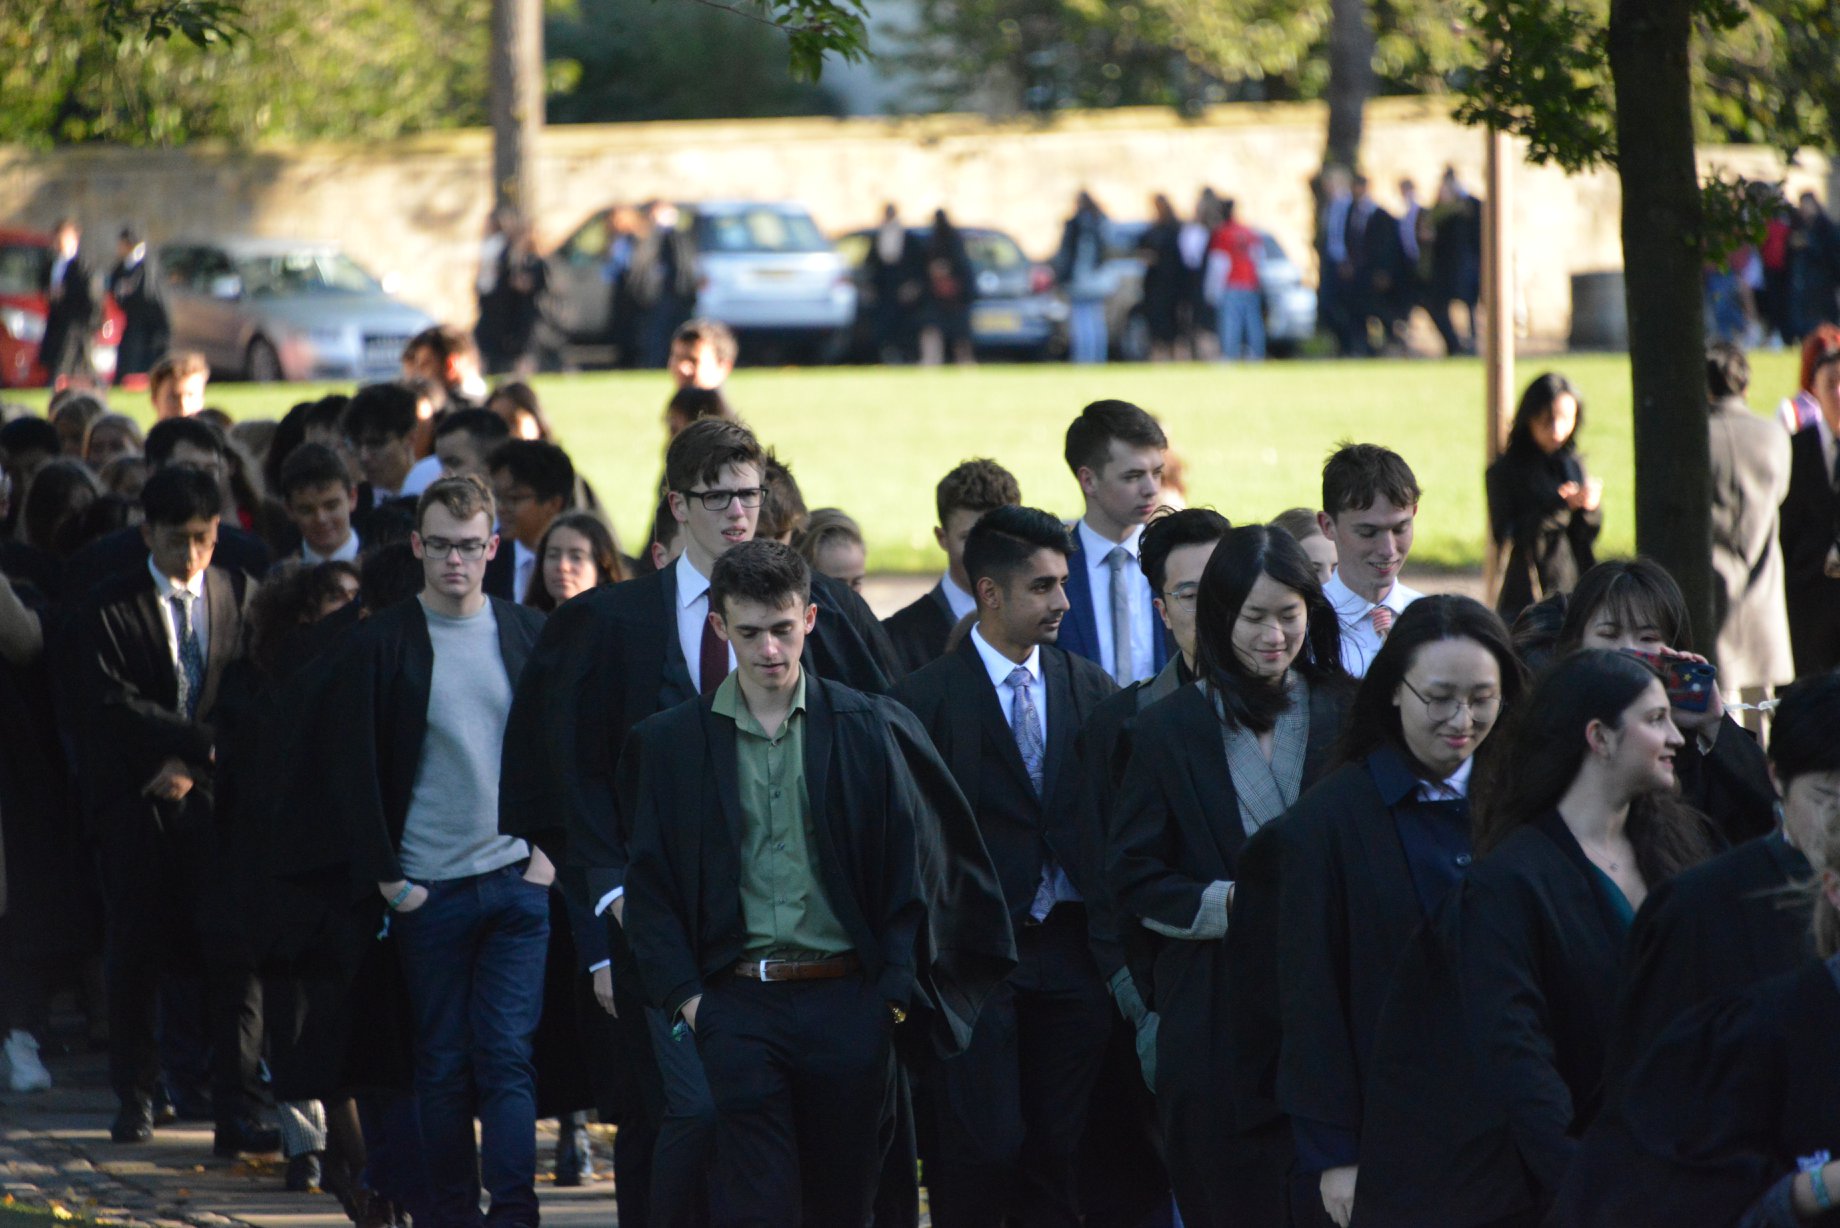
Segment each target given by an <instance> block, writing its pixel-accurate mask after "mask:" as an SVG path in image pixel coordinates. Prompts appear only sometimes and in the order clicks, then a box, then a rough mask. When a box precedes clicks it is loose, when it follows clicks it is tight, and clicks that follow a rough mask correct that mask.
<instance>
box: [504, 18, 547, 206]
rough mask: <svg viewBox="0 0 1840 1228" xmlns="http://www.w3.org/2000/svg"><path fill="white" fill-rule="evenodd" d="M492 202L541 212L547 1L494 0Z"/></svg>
mask: <svg viewBox="0 0 1840 1228" xmlns="http://www.w3.org/2000/svg"><path fill="white" fill-rule="evenodd" d="M491 115H492V204H493V206H494V207H495V208H497V207H501V206H509V207H510V208H512V209H514V210H516V211H517V212H518V213H519V214H520V215H521V216H523V217H525V218H527V219H534V218H535V216H536V208H537V199H536V158H537V138H538V136H539V135H540V134H541V133H542V131H543V3H542V0H492V98H491Z"/></svg>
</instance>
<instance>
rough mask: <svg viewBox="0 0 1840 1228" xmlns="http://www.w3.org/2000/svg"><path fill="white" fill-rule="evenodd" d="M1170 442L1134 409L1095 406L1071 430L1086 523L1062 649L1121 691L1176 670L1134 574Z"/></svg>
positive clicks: (1072, 570)
mask: <svg viewBox="0 0 1840 1228" xmlns="http://www.w3.org/2000/svg"><path fill="white" fill-rule="evenodd" d="M1168 448H1169V440H1168V439H1167V438H1166V437H1165V436H1164V435H1163V428H1162V427H1161V426H1158V425H1157V421H1156V419H1155V418H1152V417H1151V416H1150V415H1149V414H1147V413H1145V412H1144V411H1143V410H1141V409H1139V408H1138V407H1137V406H1135V405H1132V404H1130V403H1129V402H1128V401H1094V402H1093V403H1092V404H1091V405H1088V406H1087V407H1086V408H1085V409H1083V410H1081V411H1080V416H1079V417H1078V418H1075V419H1074V420H1073V424H1072V425H1071V426H1069V427H1068V428H1067V446H1066V451H1065V456H1066V460H1067V468H1069V469H1071V470H1072V471H1073V476H1074V479H1075V480H1076V481H1078V482H1079V484H1080V495H1081V497H1082V498H1084V499H1085V501H1086V510H1085V513H1084V514H1083V515H1082V516H1081V517H1080V523H1079V525H1078V526H1077V527H1076V528H1075V530H1074V534H1073V553H1072V554H1070V555H1069V556H1068V558H1067V600H1068V601H1069V602H1071V603H1072V605H1071V608H1070V609H1069V610H1068V611H1067V621H1066V625H1065V626H1064V627H1062V628H1061V637H1060V646H1061V647H1062V648H1063V649H1065V650H1066V651H1068V652H1070V653H1073V654H1074V655H1075V656H1080V657H1085V658H1086V659H1087V660H1088V661H1092V662H1095V663H1097V664H1098V665H1099V666H1100V667H1101V668H1102V669H1104V670H1105V672H1106V673H1108V674H1110V675H1111V676H1112V677H1113V678H1114V679H1115V680H1116V681H1117V682H1118V684H1119V685H1120V686H1129V685H1130V684H1131V683H1133V682H1136V681H1138V680H1139V679H1141V678H1149V677H1151V676H1152V675H1154V674H1155V673H1156V672H1157V671H1158V670H1160V669H1162V668H1163V666H1164V665H1165V664H1167V663H1168V660H1169V642H1168V640H1167V639H1166V638H1165V637H1164V635H1163V629H1162V627H1161V626H1159V625H1158V624H1157V620H1156V611H1155V610H1154V609H1153V608H1152V607H1151V600H1152V595H1151V592H1150V584H1149V581H1147V580H1145V579H1144V573H1143V571H1142V570H1141V569H1140V568H1139V567H1138V565H1137V539H1138V535H1139V534H1141V533H1142V532H1143V529H1144V525H1145V524H1146V523H1148V522H1149V520H1150V517H1151V516H1152V515H1154V514H1155V513H1156V509H1157V503H1158V496H1159V495H1160V494H1161V493H1162V489H1163V457H1164V453H1165V452H1167V451H1168Z"/></svg>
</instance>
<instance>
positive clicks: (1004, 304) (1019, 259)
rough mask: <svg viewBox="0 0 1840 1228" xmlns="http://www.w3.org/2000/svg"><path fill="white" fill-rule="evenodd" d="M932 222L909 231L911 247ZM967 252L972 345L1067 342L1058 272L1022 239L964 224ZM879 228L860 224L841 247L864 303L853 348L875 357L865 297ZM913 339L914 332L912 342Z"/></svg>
mask: <svg viewBox="0 0 1840 1228" xmlns="http://www.w3.org/2000/svg"><path fill="white" fill-rule="evenodd" d="M932 233H933V231H932V227H930V226H913V227H909V228H908V231H907V243H908V250H909V251H914V250H918V249H919V248H923V247H925V245H926V242H927V240H928V239H930V238H931V237H932ZM959 233H960V234H961V235H963V236H964V238H965V254H966V255H968V256H970V257H971V268H972V271H973V273H974V279H973V295H972V302H971V346H972V349H974V350H975V351H976V352H977V353H978V354H979V355H980V356H997V357H1013V358H1046V357H1049V356H1051V355H1053V354H1057V353H1059V352H1060V351H1061V350H1062V349H1064V348H1065V346H1066V341H1067V335H1066V324H1067V304H1066V303H1064V302H1062V301H1061V300H1060V299H1059V298H1058V297H1057V296H1056V295H1055V294H1054V274H1053V273H1052V272H1050V271H1049V269H1048V268H1047V266H1045V265H1041V264H1037V263H1035V262H1034V261H1032V260H1030V259H1029V258H1028V256H1026V255H1024V254H1023V251H1022V248H1021V246H1020V245H1018V244H1017V242H1016V240H1014V239H1012V238H1010V237H1009V236H1008V235H1006V234H1004V233H1003V232H1002V231H1001V230H989V229H986V228H983V227H979V226H962V227H960V228H959ZM873 242H875V231H873V230H857V231H852V232H851V233H849V234H847V235H844V236H843V237H842V238H840V239H838V240H837V253H838V254H839V255H840V256H842V257H843V259H844V263H845V264H846V265H848V266H849V268H850V269H851V270H852V272H853V273H854V275H855V277H856V285H857V289H858V290H859V291H861V292H864V293H859V295H858V297H857V302H858V303H859V304H861V306H860V308H859V310H858V311H857V314H856V327H855V328H854V330H853V331H852V333H851V345H850V352H851V354H852V355H853V356H855V357H856V358H858V359H860V360H863V361H874V360H875V359H876V358H877V357H878V356H877V355H876V354H875V352H874V351H875V341H874V332H875V319H874V313H875V308H874V305H873V304H872V303H868V302H865V301H864V299H865V298H866V292H867V291H868V289H869V287H868V274H867V271H866V270H865V268H864V263H865V261H867V259H868V257H869V245H870V244H871V243H873ZM912 344H913V339H912V338H911V337H909V338H908V345H909V347H911V346H912Z"/></svg>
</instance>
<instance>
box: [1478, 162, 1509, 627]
mask: <svg viewBox="0 0 1840 1228" xmlns="http://www.w3.org/2000/svg"><path fill="white" fill-rule="evenodd" d="M1485 140H1486V141H1487V150H1488V154H1487V173H1486V179H1487V182H1486V185H1485V187H1484V189H1483V191H1484V194H1485V195H1484V200H1483V210H1482V302H1483V312H1484V325H1485V327H1484V330H1483V342H1482V355H1483V363H1482V370H1483V397H1484V401H1485V403H1486V405H1487V409H1486V414H1487V417H1486V419H1485V421H1484V427H1483V429H1484V440H1485V443H1484V449H1485V452H1486V455H1487V457H1488V463H1491V464H1492V463H1493V462H1494V460H1495V458H1496V457H1498V456H1500V455H1501V452H1502V449H1503V448H1504V447H1505V446H1507V442H1508V427H1509V425H1510V420H1511V418H1512V416H1513V413H1514V409H1513V406H1514V236H1513V231H1512V226H1513V218H1514V197H1513V187H1514V181H1513V177H1512V162H1511V159H1512V158H1513V156H1514V147H1513V145H1512V143H1511V142H1510V140H1509V138H1508V134H1507V133H1505V132H1501V131H1499V130H1497V129H1494V128H1490V129H1489V130H1488V135H1487V136H1486V138H1485ZM1486 537H1487V541H1486V542H1485V553H1484V556H1483V557H1484V560H1485V562H1484V570H1483V580H1484V583H1485V584H1486V586H1487V589H1488V600H1489V602H1490V603H1491V604H1493V603H1494V600H1495V596H1496V594H1497V593H1499V592H1500V590H1501V563H1502V560H1501V557H1500V553H1501V552H1500V551H1499V550H1497V549H1496V547H1495V535H1494V533H1493V532H1489V533H1487V534H1486Z"/></svg>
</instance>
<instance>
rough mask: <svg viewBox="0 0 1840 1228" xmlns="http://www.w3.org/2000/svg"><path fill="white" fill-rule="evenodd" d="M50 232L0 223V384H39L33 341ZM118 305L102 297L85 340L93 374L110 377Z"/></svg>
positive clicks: (39, 331) (37, 334)
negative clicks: (96, 323)
mask: <svg viewBox="0 0 1840 1228" xmlns="http://www.w3.org/2000/svg"><path fill="white" fill-rule="evenodd" d="M51 261H52V247H51V236H50V235H49V234H45V233H43V232H42V231H36V230H6V229H0V388H41V387H43V386H44V383H45V369H44V368H43V367H42V366H40V365H39V362H38V343H39V341H41V340H42V339H43V338H44V335H45V292H44V290H43V289H42V287H43V286H44V284H45V274H46V273H47V272H48V271H49V270H50V268H51ZM123 322H124V321H123V319H122V314H121V309H120V308H118V307H116V306H115V300H114V299H112V298H105V299H104V300H103V311H102V326H101V327H100V328H98V329H97V330H96V335H95V337H94V339H93V340H92V341H91V344H90V361H91V363H92V364H93V365H94V367H95V368H96V375H97V378H99V379H101V380H102V381H103V382H104V383H108V382H110V381H111V380H113V379H114V378H115V351H116V348H117V347H118V346H120V344H121V330H122V325H123Z"/></svg>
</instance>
